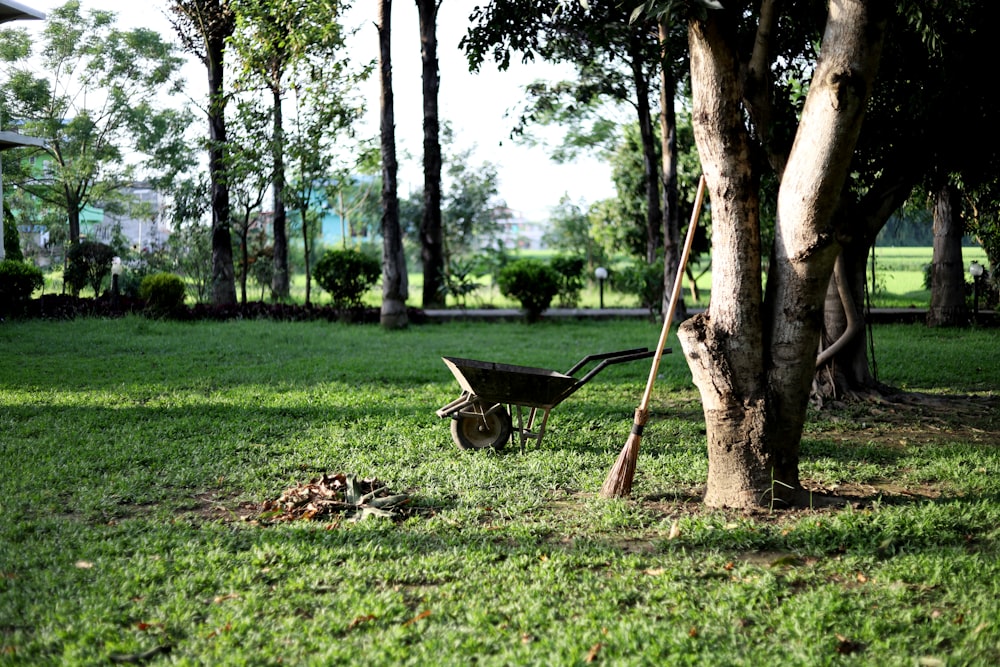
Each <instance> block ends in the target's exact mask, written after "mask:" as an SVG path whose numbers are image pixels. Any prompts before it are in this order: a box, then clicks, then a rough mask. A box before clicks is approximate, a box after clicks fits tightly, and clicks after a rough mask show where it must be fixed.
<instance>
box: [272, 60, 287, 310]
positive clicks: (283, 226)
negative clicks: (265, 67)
mask: <svg viewBox="0 0 1000 667" xmlns="http://www.w3.org/2000/svg"><path fill="white" fill-rule="evenodd" d="M279 80H280V76H279ZM271 93H272V97H273V100H274V101H273V105H272V109H273V114H274V117H273V128H274V129H273V132H274V144H273V146H272V154H271V156H272V160H273V161H274V183H273V189H272V200H271V201H272V208H273V209H274V219H273V220H272V221H271V225H272V228H273V230H274V253H273V255H274V258H273V267H274V274H273V275H272V276H271V293H272V295H273V296H274V298H275V299H278V300H283V299H287V298H288V295H289V293H290V289H289V288H290V279H289V275H288V225H287V219H288V216H287V213H286V211H285V130H284V127H283V125H284V120H283V117H282V113H281V87H280V83H279V84H278V85H277V86H273V87H272V88H271Z"/></svg>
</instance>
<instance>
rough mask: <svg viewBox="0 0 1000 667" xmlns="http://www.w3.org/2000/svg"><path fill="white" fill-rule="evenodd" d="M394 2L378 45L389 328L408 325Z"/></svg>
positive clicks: (386, 0)
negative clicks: (394, 78)
mask: <svg viewBox="0 0 1000 667" xmlns="http://www.w3.org/2000/svg"><path fill="white" fill-rule="evenodd" d="M391 15H392V0H381V1H380V3H379V18H378V43H379V75H380V83H381V92H382V94H381V97H380V108H381V135H382V310H381V313H380V315H379V322H380V323H381V325H382V326H383V327H384V328H386V329H402V328H404V327H405V326H406V325H407V323H408V322H407V315H406V297H407V296H408V292H409V288H408V285H407V278H406V254H405V253H404V252H403V233H402V230H401V229H400V227H399V197H398V195H397V182H396V173H397V171H398V164H397V162H396V120H395V110H394V106H393V96H392V52H391V49H390V47H391V45H392V39H391V34H392V32H391V31H392V20H391Z"/></svg>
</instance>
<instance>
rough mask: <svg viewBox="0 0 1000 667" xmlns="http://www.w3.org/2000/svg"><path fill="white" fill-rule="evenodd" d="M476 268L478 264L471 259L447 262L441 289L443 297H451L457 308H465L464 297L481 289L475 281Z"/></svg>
mask: <svg viewBox="0 0 1000 667" xmlns="http://www.w3.org/2000/svg"><path fill="white" fill-rule="evenodd" d="M478 266H479V262H477V261H476V260H473V259H468V260H463V259H455V258H453V259H452V260H451V261H450V262H448V269H447V271H445V275H444V284H443V285H442V286H441V287H442V289H443V290H444V293H445V295H446V296H450V297H452V298H453V299H454V300H455V303H456V304H457V305H458V307H459V308H465V305H466V304H465V300H466V297H468V296H469V295H470V294H472V293H473V292H475V291H477V290H478V289H479V288H480V287H482V285H480V283H479V281H478V280H477V279H476V278H477V273H478V272H477V270H476V269H477V267H478Z"/></svg>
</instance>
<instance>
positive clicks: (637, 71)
mask: <svg viewBox="0 0 1000 667" xmlns="http://www.w3.org/2000/svg"><path fill="white" fill-rule="evenodd" d="M643 34H644V33H641V32H638V31H637V30H632V31H630V32H629V38H628V51H629V57H630V60H631V61H632V82H633V85H634V86H635V98H636V99H635V108H636V111H637V113H638V117H639V136H640V137H641V138H642V170H643V175H644V177H645V178H644V179H643V180H644V181H645V184H646V261H647V262H649V263H650V264H652V263H653V262H655V261H656V251H657V249H658V248H659V246H660V226H661V225H662V223H663V214H662V213H661V210H660V175H659V173H657V172H658V168H657V162H656V141H655V140H654V138H653V117H652V114H651V113H650V112H649V80H648V79H647V78H646V67H645V59H644V58H643V56H642V47H643V45H642V43H641V39H642V35H643ZM668 291H669V290H668Z"/></svg>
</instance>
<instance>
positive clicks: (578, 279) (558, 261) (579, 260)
mask: <svg viewBox="0 0 1000 667" xmlns="http://www.w3.org/2000/svg"><path fill="white" fill-rule="evenodd" d="M551 264H552V268H553V269H555V270H556V271H557V272H558V273H559V292H558V293H557V295H556V296H558V297H559V305H560V306H561V307H563V308H576V306H577V304H579V303H580V291H581V290H582V289H583V286H584V284H585V281H584V278H583V270H584V268H586V266H587V260H585V259H584V258H583V257H572V256H567V255H556V256H555V257H553V258H552V261H551Z"/></svg>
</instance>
